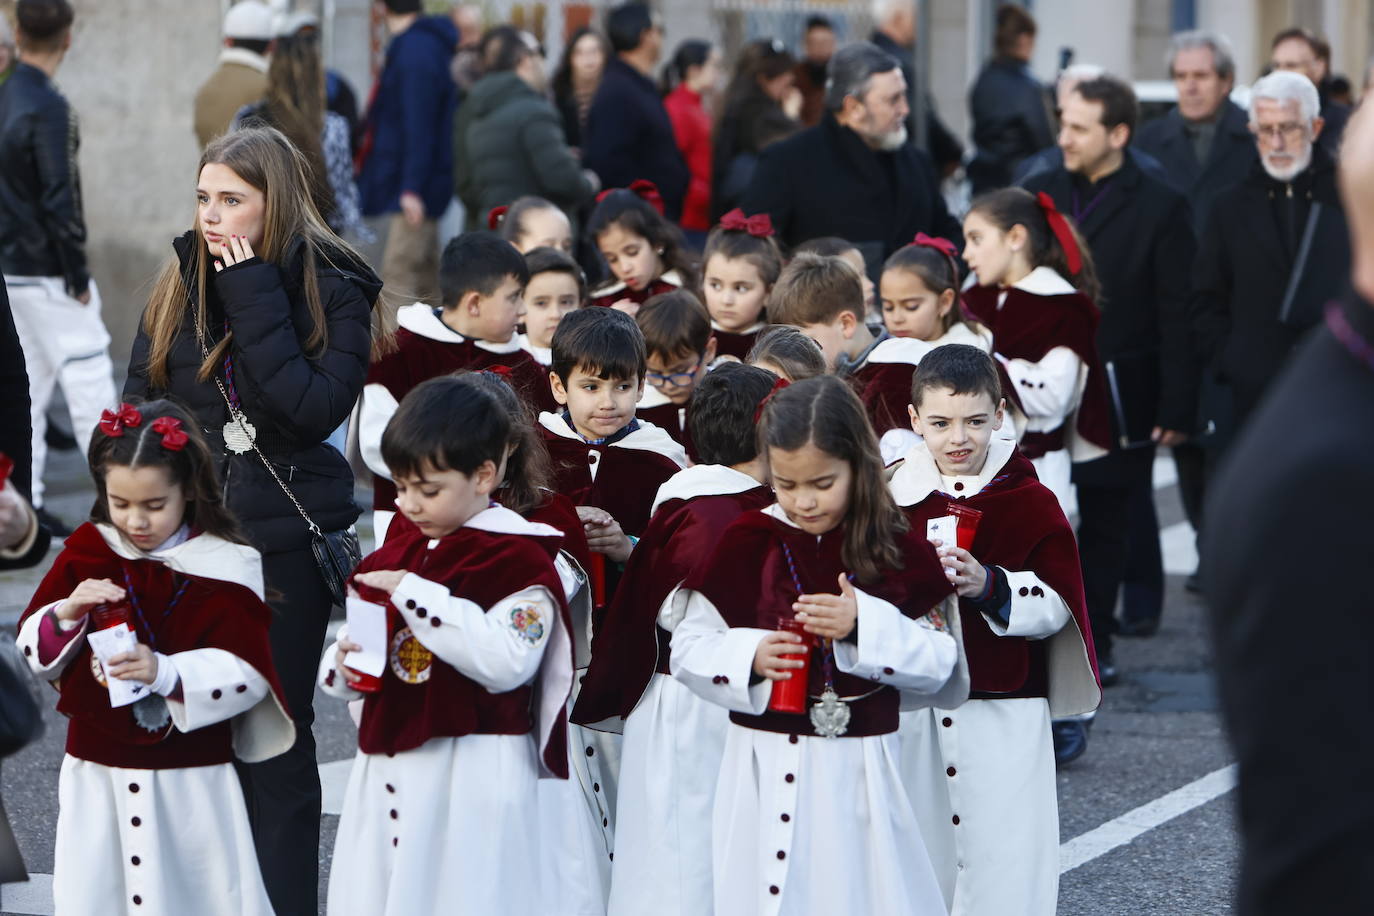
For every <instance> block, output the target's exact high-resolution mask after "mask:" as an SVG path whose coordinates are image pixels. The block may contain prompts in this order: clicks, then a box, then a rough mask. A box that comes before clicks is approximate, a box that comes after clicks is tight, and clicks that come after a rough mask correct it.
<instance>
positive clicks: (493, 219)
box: [487, 205, 510, 232]
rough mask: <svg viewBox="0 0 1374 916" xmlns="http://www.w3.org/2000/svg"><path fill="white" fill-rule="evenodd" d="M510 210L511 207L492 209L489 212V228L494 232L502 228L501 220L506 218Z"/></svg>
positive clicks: (503, 206)
mask: <svg viewBox="0 0 1374 916" xmlns="http://www.w3.org/2000/svg"><path fill="white" fill-rule="evenodd" d="M509 209H510V207H507V206H505V205H502V206H500V207H492V208H491V209H490V210H488V211H487V228H488V229H490V230H491V231H492V232H495V231H496V230H497V228H498V227H500V225H501V220H503V219H505V218H506V211H507V210H509Z"/></svg>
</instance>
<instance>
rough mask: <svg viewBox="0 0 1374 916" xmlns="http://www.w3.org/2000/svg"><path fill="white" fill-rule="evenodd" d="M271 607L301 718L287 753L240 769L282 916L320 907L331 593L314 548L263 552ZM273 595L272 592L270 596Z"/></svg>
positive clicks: (265, 872)
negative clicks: (321, 675)
mask: <svg viewBox="0 0 1374 916" xmlns="http://www.w3.org/2000/svg"><path fill="white" fill-rule="evenodd" d="M262 565H263V574H264V578H265V579H266V583H267V589H268V591H269V592H271V591H273V590H275V591H276V592H278V593H280V594H279V595H278V596H277V599H276V600H274V601H271V602H270V604H271V605H272V612H273V616H272V630H271V641H272V661H273V662H274V663H275V665H276V668H277V677H279V678H280V679H281V684H282V689H283V690H284V691H285V692H286V703H287V706H288V708H289V711H290V713H291V718H292V719H293V720H295V723H296V743H295V744H294V745H292V747H291V749H290V750H288V751H287V752H286V753H284V754H282V755H280V756H278V757H273V758H272V759H271V760H266V761H264V762H262V763H253V764H246V765H242V766H240V767H239V778H240V781H241V782H242V783H243V793H244V798H245V801H246V802H247V804H248V817H249V820H250V821H251V822H252V825H253V841H254V843H255V844H256V846H257V851H258V865H259V867H260V868H261V869H262V878H263V882H264V883H265V884H266V885H267V895H268V897H270V898H271V900H272V907H273V909H274V910H276V912H277V916H316V914H317V913H318V912H319V870H320V813H321V797H320V771H319V769H318V765H317V763H316V760H315V736H314V735H313V734H312V733H311V731H310V727H311V725H312V724H313V723H314V721H315V707H314V699H315V674H316V671H317V670H318V668H319V663H320V653H321V652H322V651H323V650H324V637H325V631H326V629H327V628H328V626H329V611H330V605H331V603H332V602H331V598H330V595H329V590H328V588H326V587H325V584H324V579H322V578H321V576H320V571H319V567H317V566H316V565H315V557H314V555H313V554H312V553H311V552H310V549H309V548H308V547H306V548H302V549H301V550H292V551H286V552H282V553H270V554H265V555H264V556H263V558H262ZM269 597H271V596H270V595H269Z"/></svg>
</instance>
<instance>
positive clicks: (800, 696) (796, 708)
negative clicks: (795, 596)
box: [768, 617, 814, 713]
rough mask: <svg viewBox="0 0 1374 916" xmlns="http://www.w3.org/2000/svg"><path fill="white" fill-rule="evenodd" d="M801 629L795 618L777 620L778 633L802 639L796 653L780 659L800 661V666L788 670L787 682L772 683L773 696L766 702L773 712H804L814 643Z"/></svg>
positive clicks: (798, 621)
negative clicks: (795, 635)
mask: <svg viewBox="0 0 1374 916" xmlns="http://www.w3.org/2000/svg"><path fill="white" fill-rule="evenodd" d="M803 627H804V624H803V622H802V621H800V620H798V619H797V618H795V617H779V618H778V630H779V631H781V632H784V633H796V634H797V635H798V636H800V637H801V638H802V643H801V645H800V646H798V647H797V652H795V653H789V654H787V655H784V656H782V657H783V658H788V659H794V660H796V661H800V662H802V666H801V667H800V668H792V669H790V670H791V673H792V676H791V677H790V678H788V679H787V680H785V681H774V682H773V695H772V697H770V698H769V700H768V708H769V709H771V710H773V711H774V712H790V713H802V712H806V687H807V683H808V682H809V681H810V675H811V646H812V645H813V643H814V641H813V639H812V636H811V634H810V633H808V632H806V630H805V629H804V628H803Z"/></svg>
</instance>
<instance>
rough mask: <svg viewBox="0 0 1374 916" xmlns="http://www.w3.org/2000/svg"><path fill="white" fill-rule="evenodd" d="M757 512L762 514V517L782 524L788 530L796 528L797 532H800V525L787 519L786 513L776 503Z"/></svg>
mask: <svg viewBox="0 0 1374 916" xmlns="http://www.w3.org/2000/svg"><path fill="white" fill-rule="evenodd" d="M759 511H760V512H762V513H763V514H764V515H766V516H768V517H769V518H775V519H777V520H778V521H780V522H782V523H783V524H784V525H787V526H788V527H790V528H796V529H797V530H798V531H800V530H801V525H798V524H797V523H796V522H794V521H792V520H791V519H790V518H788V517H787V513H786V512H784V511H783V509H782V506H781V505H780V504H778V503H773V505H771V506H769V507H768V508H767V509H760V510H759Z"/></svg>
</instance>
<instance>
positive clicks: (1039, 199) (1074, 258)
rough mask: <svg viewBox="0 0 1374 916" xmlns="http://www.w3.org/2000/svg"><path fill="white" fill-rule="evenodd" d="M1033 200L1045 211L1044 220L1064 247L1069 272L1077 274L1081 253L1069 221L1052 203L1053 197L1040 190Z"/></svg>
mask: <svg viewBox="0 0 1374 916" xmlns="http://www.w3.org/2000/svg"><path fill="white" fill-rule="evenodd" d="M1035 202H1036V203H1038V204H1039V205H1040V209H1041V210H1044V211H1045V220H1046V221H1047V222H1048V223H1049V224H1050V231H1051V232H1053V233H1054V237H1055V238H1057V239H1058V240H1059V245H1060V247H1062V248H1063V249H1064V263H1066V264H1067V265H1068V267H1069V273H1071V274H1073V275H1075V276H1077V275H1078V272H1079V271H1080V270H1082V269H1083V254H1082V253H1081V252H1080V251H1079V250H1078V242H1077V240H1075V239H1074V237H1073V229H1072V228H1070V227H1069V221H1068V220H1067V219H1065V218H1064V214H1062V213H1060V212H1059V208H1058V207H1056V206H1055V205H1054V198H1053V197H1050V195H1048V194H1046V193H1045V192H1044V191H1041V192H1040V193H1039V194H1037V195H1035Z"/></svg>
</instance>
